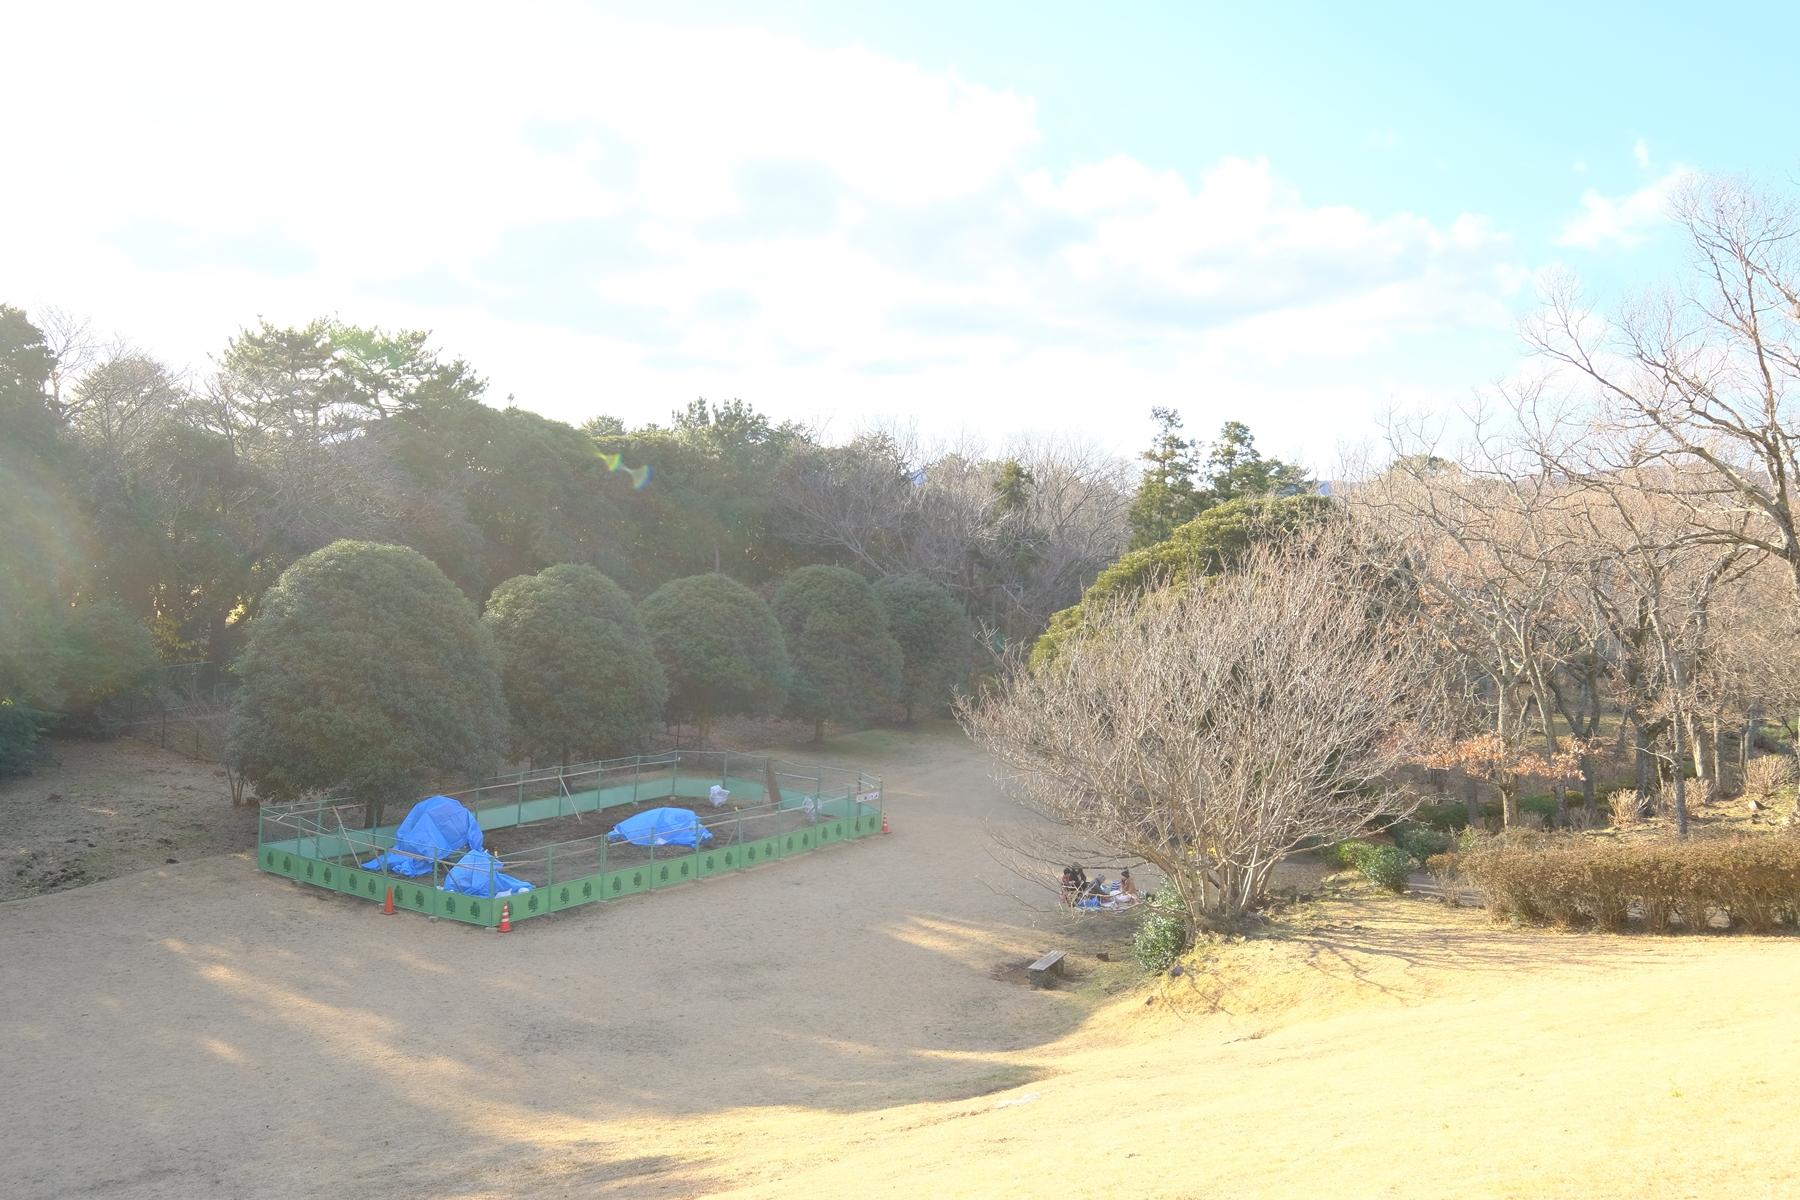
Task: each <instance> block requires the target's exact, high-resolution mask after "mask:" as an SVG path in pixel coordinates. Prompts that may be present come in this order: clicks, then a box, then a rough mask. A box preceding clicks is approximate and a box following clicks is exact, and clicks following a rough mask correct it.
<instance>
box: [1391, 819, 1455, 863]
mask: <svg viewBox="0 0 1800 1200" xmlns="http://www.w3.org/2000/svg"><path fill="white" fill-rule="evenodd" d="M1393 832H1394V845H1396V846H1398V847H1400V849H1402V850H1404V851H1405V852H1406V853H1407V854H1408V855H1409V856H1410V857H1411V858H1413V859H1415V860H1417V861H1418V862H1421V863H1422V862H1424V861H1425V860H1426V859H1428V858H1430V857H1431V856H1432V855H1434V854H1442V853H1444V852H1445V851H1447V850H1449V849H1450V848H1451V847H1452V846H1454V845H1456V839H1455V838H1454V837H1453V836H1451V835H1450V834H1449V833H1448V832H1446V831H1444V830H1441V829H1432V828H1428V827H1426V826H1423V825H1415V824H1412V823H1411V822H1402V823H1401V824H1399V825H1396V826H1394V831H1393Z"/></svg>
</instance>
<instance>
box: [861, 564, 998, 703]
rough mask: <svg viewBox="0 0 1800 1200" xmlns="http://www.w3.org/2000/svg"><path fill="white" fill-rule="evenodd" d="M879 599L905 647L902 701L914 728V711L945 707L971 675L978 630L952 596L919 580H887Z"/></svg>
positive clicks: (891, 628)
mask: <svg viewBox="0 0 1800 1200" xmlns="http://www.w3.org/2000/svg"><path fill="white" fill-rule="evenodd" d="M875 595H876V597H877V598H878V599H879V600H880V601H881V610H882V612H883V613H884V614H885V615H886V616H887V624H888V632H889V633H891V634H892V635H893V637H894V640H895V641H896V642H898V643H899V645H900V695H899V699H900V703H901V704H903V705H905V706H906V723H907V724H908V725H911V724H912V720H913V709H914V707H915V706H917V705H920V704H924V705H928V706H937V705H941V704H943V703H945V702H946V701H948V700H949V699H950V694H951V691H952V689H953V688H955V686H956V685H957V683H959V682H960V681H961V680H962V678H963V677H964V676H965V675H966V674H967V673H968V669H969V659H970V651H971V649H972V648H973V647H974V644H975V632H974V627H973V625H971V624H970V622H969V614H968V613H966V612H964V611H963V607H962V605H960V604H958V603H957V602H956V598H955V597H954V596H952V595H951V594H950V593H949V591H948V590H946V589H945V588H943V587H942V586H940V585H939V584H936V583H933V582H932V581H931V580H929V579H925V578H922V577H921V576H918V575H897V576H893V577H890V578H888V579H883V580H882V581H881V582H880V583H878V584H876V585H875Z"/></svg>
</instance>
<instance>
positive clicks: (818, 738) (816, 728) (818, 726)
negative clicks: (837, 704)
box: [812, 717, 825, 746]
mask: <svg viewBox="0 0 1800 1200" xmlns="http://www.w3.org/2000/svg"><path fill="white" fill-rule="evenodd" d="M824 740H825V718H824V717H815V718H814V719H813V740H812V744H813V745H815V746H817V745H818V744H819V743H820V742H823V741H824Z"/></svg>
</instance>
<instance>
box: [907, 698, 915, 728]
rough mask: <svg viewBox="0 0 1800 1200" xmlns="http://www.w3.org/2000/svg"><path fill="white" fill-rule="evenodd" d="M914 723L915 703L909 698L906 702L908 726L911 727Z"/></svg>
mask: <svg viewBox="0 0 1800 1200" xmlns="http://www.w3.org/2000/svg"><path fill="white" fill-rule="evenodd" d="M912 723H913V702H912V699H911V697H908V698H907V701H906V724H908V725H911V724H912Z"/></svg>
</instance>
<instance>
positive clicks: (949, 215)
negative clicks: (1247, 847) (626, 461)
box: [0, 0, 1800, 473]
mask: <svg viewBox="0 0 1800 1200" xmlns="http://www.w3.org/2000/svg"><path fill="white" fill-rule="evenodd" d="M7 24H8V26H9V27H10V28H9V38H8V40H9V41H11V42H12V43H13V46H14V49H13V51H12V52H10V53H9V54H8V55H7V59H8V62H7V69H6V71H5V72H3V73H0V102H3V103H4V104H5V106H6V111H7V112H8V113H9V114H11V119H10V120H9V121H8V139H7V140H8V143H9V146H8V152H7V155H6V168H5V171H4V173H3V175H0V301H4V302H8V303H13V304H19V305H22V306H24V307H25V308H27V310H28V311H30V310H35V309H40V308H42V307H43V306H46V305H54V306H57V307H60V308H62V309H65V310H68V311H70V312H74V313H79V314H83V315H86V316H89V317H90V318H91V319H92V321H93V324H94V327H95V328H96V329H97V330H100V331H103V332H105V333H107V334H109V335H118V336H122V337H125V338H128V339H129V340H130V341H131V342H133V343H134V344H136V345H137V346H139V347H140V348H142V349H144V350H146V351H149V352H151V353H154V354H156V355H158V356H160V357H162V358H164V359H166V360H168V361H170V362H171V363H173V364H174V365H176V366H177V367H180V368H183V369H186V370H189V371H191V372H193V373H194V374H195V376H196V377H198V376H201V375H203V374H204V373H205V371H206V370H207V369H208V367H209V364H210V361H211V357H212V356H213V355H215V354H217V353H218V352H219V350H220V349H221V348H222V346H223V345H224V343H225V341H226V340H227V339H228V338H229V337H230V336H231V335H232V333H233V332H235V331H236V330H238V329H239V328H241V327H243V326H245V325H247V324H251V323H253V322H254V321H256V320H257V319H258V318H266V319H268V320H270V321H274V322H277V323H283V324H287V323H301V322H304V321H306V320H307V319H309V318H311V317H313V316H317V315H322V314H333V315H336V316H338V317H340V318H342V319H343V320H346V321H350V322H353V323H357V324H366V325H377V326H382V327H385V328H424V329H429V330H431V331H432V335H433V342H434V344H436V345H437V346H439V347H440V348H442V349H444V350H446V351H448V352H450V353H453V354H456V355H460V356H462V357H464V358H467V359H468V360H469V361H470V362H471V363H472V364H473V365H474V366H475V367H476V369H477V370H478V371H479V372H480V373H481V374H482V375H484V376H485V377H486V378H487V379H488V380H489V381H490V389H491V390H490V399H491V400H493V401H494V402H496V403H504V402H505V400H506V398H507V397H512V398H513V399H514V401H515V402H516V403H518V404H519V405H521V406H523V407H526V408H530V409H534V410H536V411H539V412H542V413H545V414H548V415H550V416H554V417H558V418H562V419H565V420H570V421H574V422H580V421H582V420H584V419H586V418H587V417H590V416H593V415H595V414H598V413H609V414H612V415H616V416H621V417H624V418H626V419H627V420H629V421H632V422H633V423H639V422H644V421H654V420H664V421H666V420H667V417H668V413H669V411H670V410H671V409H674V408H676V407H680V406H683V405H685V404H686V403H687V402H688V401H689V400H690V399H692V398H694V397H698V396H704V397H707V398H710V399H714V400H723V399H729V398H734V397H735V398H741V399H743V400H746V401H749V402H750V403H752V404H754V405H756V406H757V407H758V408H760V409H762V410H763V411H765V412H768V413H770V414H771V415H773V416H776V417H778V418H793V419H798V420H805V421H810V422H813V423H815V424H819V425H821V426H823V427H824V428H825V429H826V431H827V433H828V434H830V435H832V436H839V437H842V436H848V435H850V434H853V433H855V432H856V431H858V430H859V429H862V428H866V427H868V426H870V425H872V424H876V423H880V422H891V421H900V422H908V423H912V424H915V425H916V426H917V428H918V429H919V430H920V432H921V433H922V434H923V435H924V436H926V437H927V438H928V439H930V438H943V439H948V438H952V437H956V436H961V435H971V434H972V435H975V436H978V437H981V438H985V439H986V440H987V441H989V442H990V443H992V444H996V445H997V444H1001V443H1003V442H1004V441H1005V440H1006V439H1007V438H1008V437H1010V436H1012V435H1014V434H1017V433H1060V434H1068V435H1073V436H1076V437H1080V438H1085V439H1091V440H1093V441H1095V442H1098V443H1100V444H1102V445H1104V446H1107V447H1108V448H1111V449H1114V450H1117V451H1119V452H1122V453H1129V452H1132V451H1134V450H1135V449H1137V448H1139V447H1141V446H1142V445H1144V444H1146V443H1147V442H1148V440H1149V437H1150V429H1151V423H1150V416H1149V410H1150V409H1151V408H1152V407H1153V406H1163V407H1172V408H1176V409H1178V410H1180V411H1181V412H1182V413H1183V415H1184V416H1185V418H1186V421H1187V427H1188V429H1189V430H1190V432H1194V433H1197V434H1201V435H1204V434H1207V433H1210V432H1212V431H1214V430H1216V429H1217V427H1218V426H1219V425H1220V424H1221V423H1222V422H1224V421H1226V420H1241V421H1244V422H1246V423H1248V424H1249V425H1250V426H1251V428H1252V429H1253V430H1254V431H1255V433H1256V435H1257V438H1258V442H1259V444H1260V445H1261V446H1262V447H1263V448H1264V449H1265V450H1266V451H1269V452H1271V453H1276V454H1280V455H1283V456H1285V457H1291V458H1298V459H1300V460H1301V461H1302V462H1304V463H1306V464H1307V465H1308V466H1310V467H1312V468H1313V469H1314V470H1316V471H1319V472H1321V473H1324V472H1328V471H1329V469H1330V466H1331V464H1332V462H1333V461H1334V459H1335V457H1336V455H1337V454H1338V453H1339V452H1340V450H1341V449H1342V448H1343V447H1346V446H1350V447H1354V446H1357V445H1360V444H1364V443H1366V442H1369V441H1371V440H1375V439H1378V438H1379V435H1380V429H1381V426H1382V424H1383V423H1384V421H1385V420H1386V419H1388V417H1389V416H1390V415H1391V414H1400V415H1414V414H1449V413H1453V412H1455V411H1457V410H1459V409H1461V408H1463V407H1466V406H1467V405H1468V404H1469V403H1471V401H1472V400H1473V398H1475V397H1476V396H1477V395H1479V394H1480V393H1481V392H1482V390H1483V389H1485V388H1488V387H1491V386H1492V384H1493V383H1494V381H1496V380H1497V379H1500V378H1503V377H1507V376H1509V375H1512V374H1514V373H1515V372H1518V371H1520V370H1521V369H1524V368H1523V366H1522V363H1521V359H1522V356H1523V348H1522V346H1521V344H1520V342H1519V340H1518V336H1517V332H1516V330H1517V324H1518V322H1519V320H1520V319H1521V317H1522V316H1524V315H1525V314H1526V313H1527V312H1529V311H1530V309H1531V308H1532V307H1533V305H1534V303H1535V298H1536V295H1537V288H1538V286H1539V283H1540V281H1541V280H1542V279H1543V278H1545V276H1546V273H1548V272H1553V271H1555V272H1562V271H1572V272H1574V273H1575V274H1577V275H1578V276H1579V277H1580V278H1581V280H1582V281H1583V283H1584V285H1585V286H1586V287H1587V289H1588V291H1589V292H1590V294H1592V295H1594V296H1595V297H1596V299H1598V300H1599V301H1601V302H1602V303H1605V302H1607V301H1609V300H1613V299H1617V298H1621V297H1624V296H1625V295H1627V294H1629V293H1630V292H1632V291H1633V290H1636V289H1640V288H1644V287H1649V286H1654V285H1656V284H1658V283H1659V282H1660V281H1663V280H1667V279H1670V278H1671V277H1672V276H1673V274H1674V273H1675V272H1676V271H1678V269H1679V267H1680V265H1681V262H1682V256H1681V252H1680V245H1679V242H1678V240H1677V239H1676V238H1675V236H1674V232H1673V230H1672V229H1671V228H1670V226H1669V224H1668V221H1667V219H1666V217H1667V202H1668V199H1669V197H1670V195H1671V193H1672V192H1673V191H1674V190H1675V189H1676V188H1678V187H1679V186H1681V184H1682V182H1683V181H1684V180H1686V179H1687V178H1690V177H1691V176H1693V175H1694V174H1695V173H1701V172H1704V173H1714V172H1723V173H1730V174H1742V175H1746V176H1748V177H1750V178H1752V179H1754V180H1757V181H1759V182H1762V183H1765V184H1772V185H1775V186H1778V187H1781V188H1784V189H1786V190H1789V191H1800V120H1797V119H1796V118H1795V116H1794V105H1793V97H1792V88H1791V86H1790V83H1789V81H1790V80H1791V77H1792V58H1791V54H1792V49H1791V48H1792V46H1793V45H1794V44H1795V35H1797V34H1800V8H1797V7H1796V6H1794V5H1792V4H1775V3H1770V4H1759V3H1754V2H1751V3H1743V4H1739V5H1736V6H1734V9H1733V15H1732V19H1731V20H1729V21H1725V20H1720V19H1718V18H1717V16H1716V15H1707V14H1705V13H1704V12H1703V11H1702V9H1701V8H1700V6H1696V5H1691V4H1679V5H1677V4H1658V3H1636V4H1631V5H1623V4H1617V5H1612V4H1582V5H1574V4H1568V3H1566V2H1564V3H1560V4H1537V3H1511V4H1507V5H1504V6H1501V5H1491V6H1479V8H1478V6H1474V5H1445V4H1442V3H1417V4H1414V3H1376V4H1368V5H1347V4H1336V3H1317V4H1301V3H1289V4H1281V3H1266V4H1242V3H1234V4H1217V3H1210V2H1200V0H1190V2H1188V3H1180V4H1129V3H1113V4H1109V5H1095V4H1091V3H1088V4H1060V3H1046V2H1044V0H1038V2H1036V3H1029V4H1027V3H1012V2H1010V0H989V2H986V3H981V4H969V3H967V0H963V2H962V3H940V2H938V0H912V2H910V3H908V4H906V5H896V4H857V3H851V2H849V0H835V2H832V3H816V4H815V3H799V2H794V3H754V2H745V3H737V4H696V3H681V2H680V0H661V2H659V3H655V4H647V3H646V4H635V3H616V4H608V5H592V4H579V3H517V4H506V5H495V4H487V5H479V6H477V5H461V4H432V5H417V6H414V5H400V4H380V3H368V2H365V3H362V4H340V3H336V2H335V0H324V2H321V3H308V4H305V5H299V4H289V5H244V4H241V3H238V4H220V5H202V4H181V3H170V4H166V5H141V4H130V5H102V4H88V3H82V2H81V0H65V2H59V3H55V4H52V3H46V2H39V3H34V4H30V5H24V4H15V5H13V6H9V12H8V16H7ZM20 50H24V51H25V52H24V53H20Z"/></svg>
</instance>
